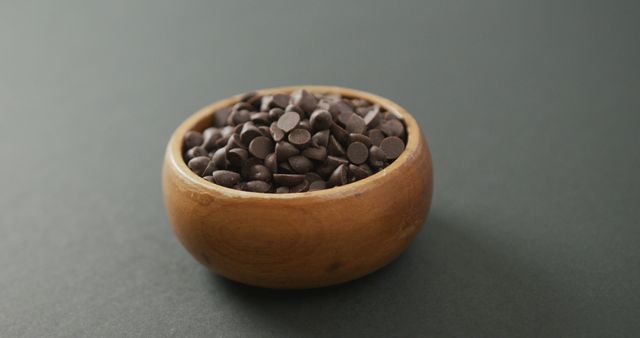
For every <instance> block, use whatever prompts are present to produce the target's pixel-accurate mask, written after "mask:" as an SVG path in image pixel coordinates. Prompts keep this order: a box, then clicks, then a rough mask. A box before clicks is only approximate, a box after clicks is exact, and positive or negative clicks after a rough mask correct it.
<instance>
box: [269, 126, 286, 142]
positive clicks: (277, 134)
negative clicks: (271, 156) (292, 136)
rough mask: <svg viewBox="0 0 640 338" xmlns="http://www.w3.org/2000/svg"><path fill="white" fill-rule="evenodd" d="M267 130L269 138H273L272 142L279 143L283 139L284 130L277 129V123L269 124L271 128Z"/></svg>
mask: <svg viewBox="0 0 640 338" xmlns="http://www.w3.org/2000/svg"><path fill="white" fill-rule="evenodd" d="M269 129H270V130H271V138H273V140H274V141H276V142H280V141H282V139H284V136H285V133H284V130H282V129H280V128H278V125H277V123H275V122H274V123H273V124H271V127H270V128H269Z"/></svg>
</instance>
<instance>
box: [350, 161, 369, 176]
mask: <svg viewBox="0 0 640 338" xmlns="http://www.w3.org/2000/svg"><path fill="white" fill-rule="evenodd" d="M349 173H350V174H351V176H353V177H355V178H356V180H361V179H364V178H367V177H369V175H371V174H370V173H369V172H367V171H366V170H364V169H363V168H361V167H360V166H357V165H355V164H350V165H349Z"/></svg>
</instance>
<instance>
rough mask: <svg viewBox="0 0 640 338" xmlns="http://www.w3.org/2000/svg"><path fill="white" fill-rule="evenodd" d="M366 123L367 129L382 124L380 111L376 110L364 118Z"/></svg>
mask: <svg viewBox="0 0 640 338" xmlns="http://www.w3.org/2000/svg"><path fill="white" fill-rule="evenodd" d="M364 123H365V124H366V125H367V127H375V126H376V125H378V124H379V123H380V109H374V110H371V111H369V112H368V113H367V115H365V116H364Z"/></svg>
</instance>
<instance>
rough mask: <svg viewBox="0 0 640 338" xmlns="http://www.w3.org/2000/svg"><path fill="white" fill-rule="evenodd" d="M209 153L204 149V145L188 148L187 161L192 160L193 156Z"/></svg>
mask: <svg viewBox="0 0 640 338" xmlns="http://www.w3.org/2000/svg"><path fill="white" fill-rule="evenodd" d="M207 155H209V152H208V151H207V150H206V149H204V148H203V147H193V148H191V149H189V150H187V152H186V155H185V158H184V159H185V161H187V162H189V161H191V159H192V158H196V157H199V156H207Z"/></svg>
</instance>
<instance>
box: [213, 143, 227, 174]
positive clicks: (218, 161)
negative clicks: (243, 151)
mask: <svg viewBox="0 0 640 338" xmlns="http://www.w3.org/2000/svg"><path fill="white" fill-rule="evenodd" d="M211 161H213V163H214V164H215V165H216V168H218V169H226V168H227V148H226V147H224V148H220V149H218V150H216V152H215V153H213V156H211Z"/></svg>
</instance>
